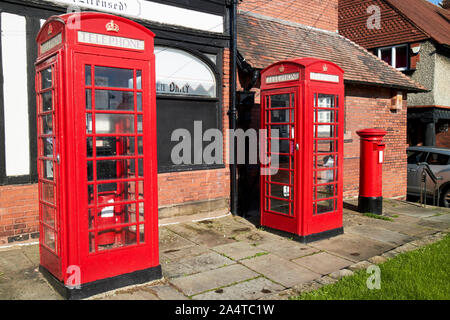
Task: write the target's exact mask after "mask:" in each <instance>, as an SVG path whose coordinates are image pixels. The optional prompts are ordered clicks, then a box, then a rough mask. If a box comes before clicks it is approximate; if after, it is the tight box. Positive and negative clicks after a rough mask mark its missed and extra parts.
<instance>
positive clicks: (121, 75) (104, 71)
mask: <svg viewBox="0 0 450 320" xmlns="http://www.w3.org/2000/svg"><path fill="white" fill-rule="evenodd" d="M133 79H134V72H133V70H129V69H119V68H110V67H98V66H96V67H95V85H96V86H98V87H115V88H129V89H133V88H134V80H133Z"/></svg>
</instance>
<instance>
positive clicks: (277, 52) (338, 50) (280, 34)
mask: <svg viewBox="0 0 450 320" xmlns="http://www.w3.org/2000/svg"><path fill="white" fill-rule="evenodd" d="M237 27H238V50H239V52H240V54H241V55H242V56H243V57H244V58H245V59H246V60H247V62H248V63H250V64H251V65H252V67H254V68H258V69H263V68H265V67H267V66H269V65H270V64H272V63H275V62H277V61H280V60H285V59H289V58H295V57H299V58H302V57H314V58H320V59H325V60H329V61H331V62H334V63H336V64H337V65H339V66H340V67H341V68H343V69H344V71H345V74H344V80H345V81H346V82H347V83H349V82H353V83H362V84H371V85H378V86H386V87H392V88H402V89H407V90H409V91H417V92H418V91H425V90H427V89H426V88H424V87H423V86H421V85H420V84H418V83H416V82H415V81H413V80H412V79H411V78H409V77H407V76H406V75H404V74H403V73H401V72H400V71H398V70H396V69H394V68H392V67H391V66H389V65H388V64H387V63H385V62H384V61H382V60H380V59H378V58H377V57H376V56H374V55H373V54H371V53H370V52H368V51H367V50H365V49H364V48H362V47H361V46H359V45H357V44H355V43H354V42H352V41H350V40H348V39H346V38H344V37H342V36H340V35H338V34H336V33H333V32H328V31H324V30H319V29H314V28H311V27H307V26H303V25H300V24H296V23H291V22H287V21H283V20H277V19H274V18H269V17H266V16H261V15H258V14H254V13H248V12H245V14H244V12H238V18H237Z"/></svg>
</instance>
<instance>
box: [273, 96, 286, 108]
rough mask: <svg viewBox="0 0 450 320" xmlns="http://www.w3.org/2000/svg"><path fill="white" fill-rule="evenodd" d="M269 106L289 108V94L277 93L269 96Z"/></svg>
mask: <svg viewBox="0 0 450 320" xmlns="http://www.w3.org/2000/svg"><path fill="white" fill-rule="evenodd" d="M270 107H271V108H289V94H277V95H273V96H270Z"/></svg>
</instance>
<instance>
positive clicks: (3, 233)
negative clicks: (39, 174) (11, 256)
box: [0, 184, 39, 245]
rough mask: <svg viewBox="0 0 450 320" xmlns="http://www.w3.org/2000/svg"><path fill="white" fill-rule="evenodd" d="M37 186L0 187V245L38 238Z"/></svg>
mask: <svg viewBox="0 0 450 320" xmlns="http://www.w3.org/2000/svg"><path fill="white" fill-rule="evenodd" d="M37 232H39V205H38V186H37V184H33V185H14V186H0V245H2V244H6V243H8V240H9V242H12V241H15V240H18V241H21V240H29V239H30V238H38V234H37Z"/></svg>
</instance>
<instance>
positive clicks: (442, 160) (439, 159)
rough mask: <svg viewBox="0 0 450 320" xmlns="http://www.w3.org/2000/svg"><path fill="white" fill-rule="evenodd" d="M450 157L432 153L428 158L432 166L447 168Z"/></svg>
mask: <svg viewBox="0 0 450 320" xmlns="http://www.w3.org/2000/svg"><path fill="white" fill-rule="evenodd" d="M449 159H450V156H448V155H445V154H441V153H434V152H431V153H430V155H429V156H428V159H427V163H428V164H429V165H432V166H446V165H448V163H449Z"/></svg>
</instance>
